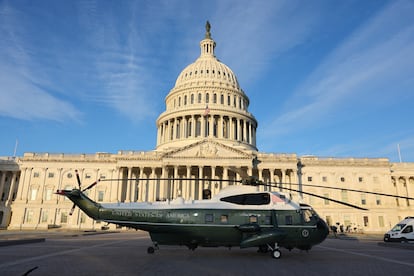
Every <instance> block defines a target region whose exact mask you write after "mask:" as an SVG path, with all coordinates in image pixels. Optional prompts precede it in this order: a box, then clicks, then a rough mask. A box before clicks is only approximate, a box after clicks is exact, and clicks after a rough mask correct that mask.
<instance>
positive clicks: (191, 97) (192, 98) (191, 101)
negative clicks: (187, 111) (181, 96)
mask: <svg viewBox="0 0 414 276" xmlns="http://www.w3.org/2000/svg"><path fill="white" fill-rule="evenodd" d="M193 103H194V94H191V96H190V104H193Z"/></svg>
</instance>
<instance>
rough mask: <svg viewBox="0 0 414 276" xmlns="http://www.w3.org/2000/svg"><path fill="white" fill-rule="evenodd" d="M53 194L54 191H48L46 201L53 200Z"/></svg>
mask: <svg viewBox="0 0 414 276" xmlns="http://www.w3.org/2000/svg"><path fill="white" fill-rule="evenodd" d="M52 194H53V191H52V189H50V188H49V189H46V195H45V200H51V199H52Z"/></svg>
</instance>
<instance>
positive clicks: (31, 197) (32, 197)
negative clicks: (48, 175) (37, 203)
mask: <svg viewBox="0 0 414 276" xmlns="http://www.w3.org/2000/svg"><path fill="white" fill-rule="evenodd" d="M36 197H37V189H34V188H32V190H31V191H30V200H36Z"/></svg>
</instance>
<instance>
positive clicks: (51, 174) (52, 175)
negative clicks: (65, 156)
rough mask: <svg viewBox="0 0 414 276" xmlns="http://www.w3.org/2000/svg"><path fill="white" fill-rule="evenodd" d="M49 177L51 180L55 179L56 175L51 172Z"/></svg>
mask: <svg viewBox="0 0 414 276" xmlns="http://www.w3.org/2000/svg"><path fill="white" fill-rule="evenodd" d="M47 176H48V177H49V178H53V177H55V174H54V173H52V172H50V173H49V174H48V175H47Z"/></svg>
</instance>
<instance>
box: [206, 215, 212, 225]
mask: <svg viewBox="0 0 414 276" xmlns="http://www.w3.org/2000/svg"><path fill="white" fill-rule="evenodd" d="M213 221H214V216H213V214H206V216H205V222H207V223H208V222H213Z"/></svg>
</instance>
